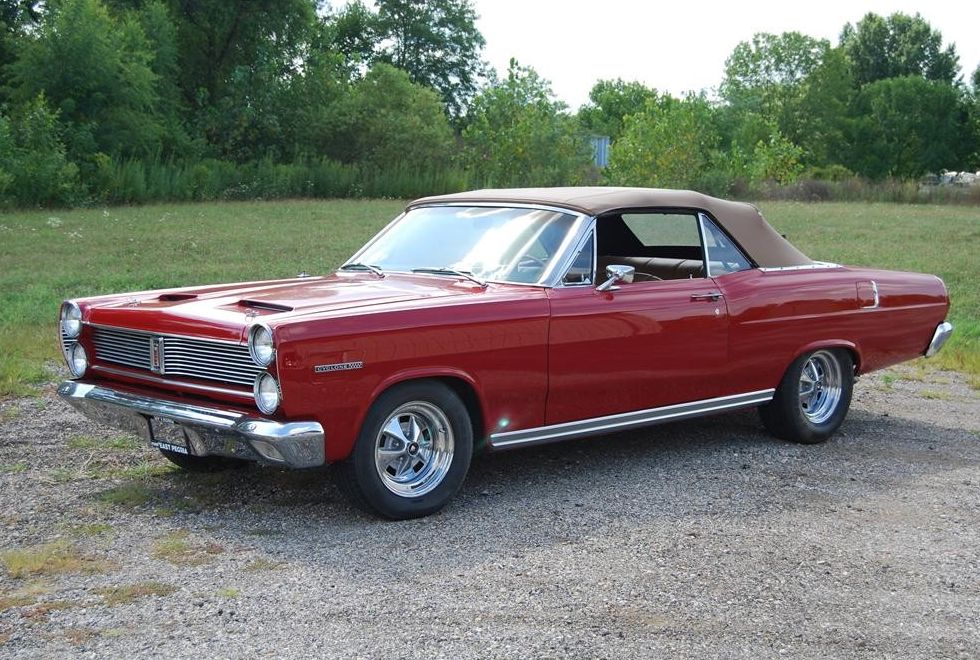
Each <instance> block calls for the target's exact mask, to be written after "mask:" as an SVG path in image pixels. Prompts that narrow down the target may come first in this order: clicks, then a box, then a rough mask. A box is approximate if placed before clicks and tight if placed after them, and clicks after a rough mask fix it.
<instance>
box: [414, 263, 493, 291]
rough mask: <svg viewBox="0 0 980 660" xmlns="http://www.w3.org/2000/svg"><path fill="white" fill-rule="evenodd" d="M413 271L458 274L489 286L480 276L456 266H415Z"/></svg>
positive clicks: (483, 285)
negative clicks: (457, 268) (458, 268)
mask: <svg viewBox="0 0 980 660" xmlns="http://www.w3.org/2000/svg"><path fill="white" fill-rule="evenodd" d="M412 272H413V273H432V274H434V275H457V276H459V277H462V278H465V279H468V280H469V281H470V282H475V283H476V284H479V285H480V286H481V287H483V288H484V289H485V288H487V282H486V281H485V280H481V279H480V278H479V277H476V276H474V275H473V273H467V272H466V271H465V270H456V269H455V268H450V267H449V266H443V267H442V268H437V267H435V266H429V267H426V268H413V269H412Z"/></svg>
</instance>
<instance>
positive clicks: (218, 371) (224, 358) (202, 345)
mask: <svg viewBox="0 0 980 660" xmlns="http://www.w3.org/2000/svg"><path fill="white" fill-rule="evenodd" d="M92 342H93V344H94V345H95V357H96V358H97V359H99V360H105V361H107V362H115V363H117V364H123V365H126V366H129V367H135V368H137V369H145V370H147V371H153V372H154V373H159V374H161V375H164V376H184V377H187V378H203V379H205V380H215V381H219V382H222V383H232V384H235V385H247V386H251V385H252V384H253V383H254V382H255V377H256V376H257V375H258V374H259V373H261V372H262V368H261V367H259V366H257V365H256V364H255V363H254V362H252V358H251V356H249V354H248V346H241V345H238V344H230V343H226V342H220V341H212V340H207V339H190V338H188V337H168V336H160V335H154V334H151V333H149V332H138V331H133V330H119V329H116V328H93V333H92ZM154 342H158V344H157V345H158V346H159V356H158V359H157V365H156V366H157V368H156V369H154V368H153V367H154V356H153V344H154Z"/></svg>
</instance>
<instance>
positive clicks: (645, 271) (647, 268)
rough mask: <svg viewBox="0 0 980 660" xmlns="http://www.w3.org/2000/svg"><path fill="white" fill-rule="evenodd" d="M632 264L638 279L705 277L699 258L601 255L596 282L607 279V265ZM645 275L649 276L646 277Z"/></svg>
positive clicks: (702, 264)
mask: <svg viewBox="0 0 980 660" xmlns="http://www.w3.org/2000/svg"><path fill="white" fill-rule="evenodd" d="M611 265H619V266H632V267H633V268H635V269H636V274H637V275H639V276H640V277H637V278H636V280H637V281H642V280H644V279H652V278H656V279H658V280H686V279H688V278H691V277H704V262H703V261H701V260H699V259H667V258H665V257H617V256H609V255H599V256H598V257H596V282H602V281H604V280H605V279H606V266H611ZM643 275H646V276H648V277H646V278H644V277H642V276H643Z"/></svg>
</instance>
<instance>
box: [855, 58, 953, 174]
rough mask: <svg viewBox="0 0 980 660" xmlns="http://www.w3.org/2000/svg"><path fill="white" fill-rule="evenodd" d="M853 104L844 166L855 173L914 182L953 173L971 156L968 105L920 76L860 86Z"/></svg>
mask: <svg viewBox="0 0 980 660" xmlns="http://www.w3.org/2000/svg"><path fill="white" fill-rule="evenodd" d="M853 105H854V107H853V109H852V113H853V115H854V116H855V119H854V123H853V125H852V127H851V131H850V135H849V138H850V144H851V148H850V150H849V154H848V160H847V162H845V163H844V164H845V165H847V166H848V167H849V168H850V169H851V170H853V171H855V172H857V173H858V174H863V175H865V176H868V177H871V178H874V179H881V178H884V177H888V176H892V177H898V178H915V177H919V176H921V175H922V174H924V173H926V172H938V171H939V170H941V169H943V168H948V169H956V168H957V166H958V164H959V163H964V162H965V160H966V159H967V158H968V157H969V150H970V148H971V147H972V140H971V139H970V138H969V132H970V129H969V127H968V125H967V122H968V114H967V111H966V104H965V102H964V99H963V97H962V96H961V94H960V92H959V91H958V90H957V89H956V88H955V87H952V86H951V85H949V84H947V83H945V82H937V81H931V80H926V79H924V78H922V77H921V76H906V77H904V78H888V79H885V80H879V81H876V82H873V83H870V84H868V85H866V86H865V87H863V88H862V89H861V91H860V92H859V93H858V95H857V97H856V98H855V100H854V104H853Z"/></svg>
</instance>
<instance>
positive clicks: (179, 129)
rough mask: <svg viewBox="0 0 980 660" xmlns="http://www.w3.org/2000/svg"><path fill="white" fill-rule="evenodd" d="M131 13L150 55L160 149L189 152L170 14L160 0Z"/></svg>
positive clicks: (176, 152)
mask: <svg viewBox="0 0 980 660" xmlns="http://www.w3.org/2000/svg"><path fill="white" fill-rule="evenodd" d="M132 17H133V18H135V20H136V21H137V22H138V23H139V25H140V27H141V28H142V30H143V34H144V35H145V36H146V40H147V44H148V46H149V50H150V55H151V59H150V63H149V66H150V70H151V71H153V73H154V74H155V75H156V85H155V89H154V91H155V96H156V104H155V106H154V108H153V111H154V114H155V115H156V116H157V117H158V118H159V121H160V123H161V128H162V134H161V142H162V148H163V153H164V154H175V155H189V154H190V153H191V151H192V149H193V146H192V142H191V137H190V135H189V134H188V131H187V127H186V125H185V121H186V117H187V106H186V104H185V103H184V99H183V96H182V95H181V93H180V87H179V85H178V84H177V81H178V79H179V77H180V53H179V52H178V50H177V27H176V25H175V24H174V21H173V17H172V16H171V14H170V10H169V9H168V8H167V6H166V5H165V4H164V3H163V2H162V1H161V0H150V1H149V2H147V3H146V4H145V5H143V7H141V8H140V9H139V10H138V11H136V12H135V13H134V14H133V15H132Z"/></svg>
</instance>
